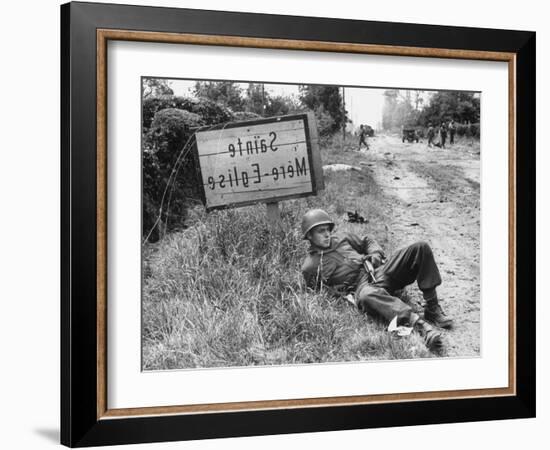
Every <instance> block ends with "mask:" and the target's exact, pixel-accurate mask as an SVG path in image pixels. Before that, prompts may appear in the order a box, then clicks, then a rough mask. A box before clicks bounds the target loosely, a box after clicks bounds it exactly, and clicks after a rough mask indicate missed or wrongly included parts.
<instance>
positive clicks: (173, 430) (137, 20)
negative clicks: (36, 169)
mask: <svg viewBox="0 0 550 450" xmlns="http://www.w3.org/2000/svg"><path fill="white" fill-rule="evenodd" d="M282 30H285V31H282ZM110 40H123V41H140V42H157V43H170V44H178V43H185V44H197V45H210V46H232V47H237V48H239V47H251V48H270V49H287V50H295V51H305V50H314V51H322V52H340V53H365V54H378V55H388V56H396V57H397V56H414V57H426V58H434V57H437V58H451V59H452V58H458V59H472V60H487V61H503V62H506V63H507V64H508V70H509V111H508V117H509V134H508V139H509V148H508V161H509V180H508V181H509V189H508V208H509V223H508V237H509V242H508V246H509V247H508V249H509V260H510V264H509V272H508V274H509V286H508V292H509V298H508V302H509V304H508V307H509V322H508V331H509V366H508V367H509V373H508V375H509V383H508V387H506V388H494V389H474V390H464V391H460V392H457V391H450V392H437V391H435V392H426V393H422V395H419V394H418V393H416V394H415V393H411V394H392V393H388V394H383V395H371V396H359V397H356V396H353V397H324V398H302V399H292V398H291V399H287V400H266V401H261V402H236V403H214V404H204V405H200V406H192V405H191V406H189V405H173V406H169V407H166V406H164V407H155V405H151V407H150V408H138V409H124V410H116V409H115V410H113V409H110V408H109V406H108V404H107V385H106V383H107V381H106V380H107V358H106V342H107V339H108V336H107V314H108V311H107V307H106V293H107V287H106V275H107V267H108V264H107V248H106V245H107V233H108V230H107V221H106V211H107V208H106V205H107V202H108V199H107V195H106V192H107V191H106V182H107V171H108V165H107V156H106V154H107V153H106V151H107V150H106V147H107V116H106V96H107V86H106V79H107V78H106V74H107V59H106V58H107V42H108V41H110ZM61 57H62V67H61V119H62V120H61V123H62V125H61V126H62V128H61V143H62V152H61V177H62V178H61V205H62V216H61V442H62V443H63V444H64V445H68V446H71V447H72V446H75V447H77V446H91V445H107V444H125V443H140V442H156V441H175V440H187V439H204V438H215V437H230V436H248V435H266V434H278V433H297V432H317V431H328V430H347V429H355V428H370V427H387V426H401V425H416V424H429V423H446V422H464V421H480V420H493V419H510V418H526V417H534V415H535V303H534V301H533V299H534V298H535V270H534V258H533V255H534V252H535V248H536V244H535V177H534V168H535V132H534V131H535V33H532V32H526V31H508V30H494V29H478V28H459V27H445V26H431V25H417V24H403V23H383V22H367V21H355V20H342V19H328V18H311V17H292V16H275V15H264V14H249V13H230V12H217V11H202V10H189V9H171V8H153V7H138V6H126V5H109V4H93V3H69V4H65V5H62V7H61Z"/></svg>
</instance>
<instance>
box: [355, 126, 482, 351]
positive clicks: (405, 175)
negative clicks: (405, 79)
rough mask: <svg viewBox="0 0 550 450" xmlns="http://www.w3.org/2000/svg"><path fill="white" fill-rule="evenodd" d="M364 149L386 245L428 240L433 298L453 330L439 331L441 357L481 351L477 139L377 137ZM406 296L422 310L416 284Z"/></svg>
mask: <svg viewBox="0 0 550 450" xmlns="http://www.w3.org/2000/svg"><path fill="white" fill-rule="evenodd" d="M369 145H370V150H368V151H365V150H363V151H362V153H364V156H365V160H364V162H362V163H361V165H362V166H363V167H368V168H369V169H370V170H371V171H372V174H373V176H374V178H375V180H376V182H377V184H378V185H379V186H380V188H381V189H382V191H383V192H384V195H385V196H386V197H387V198H388V201H387V202H386V204H387V208H388V210H387V217H388V222H387V225H388V228H389V230H390V233H391V234H392V235H393V236H392V241H395V242H401V243H402V244H403V245H406V244H410V243H412V242H414V241H417V240H424V241H427V242H429V243H430V245H431V247H432V249H433V252H434V255H435V258H436V261H437V263H438V266H439V269H440V272H441V277H442V279H443V283H442V285H441V286H440V287H439V288H438V296H439V297H440V298H441V299H442V301H441V305H442V306H443V309H444V310H445V312H446V313H447V314H448V315H449V316H451V317H452V318H453V319H454V323H455V326H454V329H452V330H451V331H449V332H445V339H446V344H447V345H446V347H447V351H446V355H447V356H474V355H479V354H480V346H481V342H480V265H479V264H480V261H479V257H480V253H479V251H480V249H479V242H480V215H479V212H480V210H479V177H480V165H479V142H466V143H460V144H455V145H453V146H449V148H447V149H439V148H428V147H427V145H426V144H425V143H422V142H421V143H413V144H409V143H402V142H401V139H399V138H397V137H395V136H378V137H376V138H373V139H371V140H370V141H369ZM407 293H408V297H409V298H410V299H411V300H412V301H413V304H414V303H416V305H415V306H416V307H418V308H419V311H421V307H420V303H421V300H422V296H421V294H420V293H419V291H418V289H416V286H415V287H414V289H411V288H408V290H407Z"/></svg>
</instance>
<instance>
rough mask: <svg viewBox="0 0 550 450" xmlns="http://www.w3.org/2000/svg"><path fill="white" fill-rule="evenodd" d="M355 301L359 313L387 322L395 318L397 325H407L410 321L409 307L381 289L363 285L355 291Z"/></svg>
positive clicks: (410, 310)
mask: <svg viewBox="0 0 550 450" xmlns="http://www.w3.org/2000/svg"><path fill="white" fill-rule="evenodd" d="M355 301H356V304H357V308H359V310H360V311H363V312H368V313H371V314H375V315H378V316H380V317H382V318H384V319H385V320H386V321H387V322H390V321H391V320H392V319H393V318H394V317H395V316H397V321H398V323H408V322H409V321H410V319H411V312H412V309H411V307H410V306H409V305H407V304H406V303H404V302H403V301H402V300H401V299H400V298H397V297H394V296H393V295H390V294H389V293H388V291H387V290H386V289H384V288H382V287H377V286H373V285H372V284H364V285H363V286H361V287H360V289H359V290H358V291H357V293H356V300H355Z"/></svg>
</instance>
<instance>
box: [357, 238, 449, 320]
mask: <svg viewBox="0 0 550 450" xmlns="http://www.w3.org/2000/svg"><path fill="white" fill-rule="evenodd" d="M375 276H376V282H373V283H369V282H368V281H367V280H368V276H367V274H366V273H364V274H363V275H362V276H361V279H360V281H359V283H358V286H357V291H356V302H357V307H358V308H359V309H360V310H361V311H367V312H370V313H375V314H377V315H379V316H381V317H383V318H385V319H386V320H387V321H390V320H392V319H393V318H394V317H395V316H397V317H398V323H405V322H407V321H408V320H409V317H410V314H411V311H412V310H411V307H410V306H409V305H407V304H406V303H404V302H403V301H402V300H401V299H400V298H398V297H395V296H394V295H393V294H394V293H395V291H397V290H399V289H403V288H404V287H405V286H407V285H409V284H412V283H413V282H414V281H416V282H417V283H418V287H419V288H420V290H421V291H422V293H423V295H424V298H426V299H428V298H432V297H434V296H435V288H436V286H439V285H440V284H441V276H440V275H439V269H438V268H437V265H436V263H435V260H434V256H433V253H432V249H431V248H430V246H429V245H428V244H427V243H426V242H416V243H414V244H412V245H409V246H408V247H405V248H402V249H401V250H398V251H397V252H395V253H394V254H393V255H392V256H391V257H390V258H389V259H388V260H387V261H386V262H385V263H384V264H382V265H381V266H379V267H377V268H376V269H375Z"/></svg>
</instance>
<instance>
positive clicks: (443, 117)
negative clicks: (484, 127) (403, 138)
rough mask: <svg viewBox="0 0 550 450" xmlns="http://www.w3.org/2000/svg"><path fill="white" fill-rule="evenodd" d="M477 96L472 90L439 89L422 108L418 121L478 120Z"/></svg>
mask: <svg viewBox="0 0 550 450" xmlns="http://www.w3.org/2000/svg"><path fill="white" fill-rule="evenodd" d="M479 113H480V104H479V97H478V96H477V95H476V94H475V93H473V92H460V91H439V92H436V93H435V94H434V95H433V96H432V97H431V98H430V102H429V104H428V105H427V106H426V107H425V108H424V109H423V110H422V113H421V115H420V117H419V122H420V123H421V124H422V125H426V124H428V123H429V122H432V123H441V122H444V121H448V120H451V119H454V120H455V121H457V122H459V123H467V122H470V123H477V122H479Z"/></svg>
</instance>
